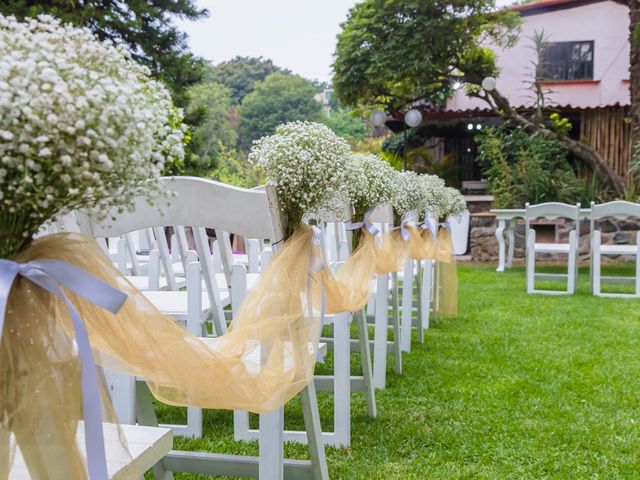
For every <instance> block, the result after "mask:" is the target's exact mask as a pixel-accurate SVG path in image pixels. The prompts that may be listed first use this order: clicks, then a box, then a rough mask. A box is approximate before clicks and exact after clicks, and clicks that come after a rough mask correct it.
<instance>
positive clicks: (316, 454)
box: [264, 382, 329, 480]
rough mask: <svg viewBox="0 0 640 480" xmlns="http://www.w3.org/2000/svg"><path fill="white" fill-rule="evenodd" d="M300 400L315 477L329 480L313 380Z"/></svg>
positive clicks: (304, 389)
mask: <svg viewBox="0 0 640 480" xmlns="http://www.w3.org/2000/svg"><path fill="white" fill-rule="evenodd" d="M300 400H301V401H302V414H303V416H304V425H305V430H306V431H307V443H308V445H309V455H310V457H311V465H312V468H313V479H314V480H328V479H329V469H328V467H327V457H326V456H325V452H324V441H323V440H322V428H321V427H320V412H319V411H318V399H317V397H316V387H315V384H314V383H313V382H310V383H309V385H307V386H306V387H305V388H303V389H302V391H301V392H300ZM264 478H269V477H264Z"/></svg>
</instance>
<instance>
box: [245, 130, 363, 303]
mask: <svg viewBox="0 0 640 480" xmlns="http://www.w3.org/2000/svg"><path fill="white" fill-rule="evenodd" d="M249 160H250V161H251V162H253V163H254V164H255V165H256V166H257V167H259V168H262V169H263V170H264V172H265V174H266V176H267V185H268V186H272V187H273V188H274V190H275V192H276V195H277V202H278V204H279V206H280V209H281V210H282V211H283V213H284V215H283V219H282V223H283V225H284V231H285V232H286V237H287V238H289V237H296V236H298V235H299V234H300V233H299V232H304V231H307V230H308V229H309V228H310V227H309V226H307V224H306V223H304V222H303V219H311V220H314V221H318V220H320V221H322V220H330V221H334V220H335V219H342V220H345V221H346V220H348V219H349V217H350V209H351V203H352V198H353V196H354V195H355V193H356V192H358V191H361V190H362V189H364V188H365V187H366V179H365V177H364V173H363V171H362V169H360V168H358V165H357V164H356V163H354V162H351V161H350V160H351V151H350V149H349V145H348V144H347V143H346V142H345V141H344V140H343V139H341V138H339V137H338V136H337V135H336V134H335V133H333V132H332V131H331V129H329V128H328V127H327V126H325V125H323V124H319V123H313V122H291V123H287V124H284V125H280V126H279V127H277V128H276V132H275V134H274V135H271V136H267V137H263V138H261V139H260V140H257V141H256V142H254V145H253V148H252V150H251V152H250V153H249ZM312 228H313V229H314V231H315V235H314V243H315V244H314V245H310V248H311V249H312V251H313V255H314V257H315V258H316V261H315V262H314V266H313V268H312V271H311V276H310V279H311V284H310V286H309V287H310V288H309V290H310V292H309V293H310V296H311V298H312V299H313V304H314V306H315V307H316V308H318V309H321V308H322V306H323V305H324V311H325V312H326V313H337V312H344V311H355V310H358V309H359V308H362V306H363V305H364V304H365V303H366V302H367V300H368V297H369V291H368V282H369V281H370V279H371V278H372V277H373V271H371V272H370V271H369V270H371V268H369V267H368V265H367V264H366V263H365V262H354V261H353V260H352V258H353V257H354V256H355V257H356V260H357V259H358V258H359V257H360V256H361V255H362V254H361V253H359V252H354V255H352V257H351V258H350V259H349V260H350V264H351V265H357V266H358V267H357V268H355V269H352V268H351V267H347V266H346V265H345V266H343V267H342V268H345V267H346V270H345V273H344V274H342V276H340V275H339V276H335V275H334V274H333V272H330V271H329V269H327V268H325V266H326V262H325V260H324V259H323V258H322V254H321V252H320V249H319V244H320V229H319V227H317V226H314V227H312ZM356 272H358V274H357V278H358V279H359V280H360V281H359V282H357V283H355V282H354V281H353V274H355V273H356ZM336 275H337V274H336ZM340 278H343V280H342V281H341V280H340ZM364 278H366V279H367V280H366V282H363V281H362V280H363V279H364ZM345 281H348V282H349V286H350V287H351V288H349V286H348V285H346V284H345V283H344V282H345Z"/></svg>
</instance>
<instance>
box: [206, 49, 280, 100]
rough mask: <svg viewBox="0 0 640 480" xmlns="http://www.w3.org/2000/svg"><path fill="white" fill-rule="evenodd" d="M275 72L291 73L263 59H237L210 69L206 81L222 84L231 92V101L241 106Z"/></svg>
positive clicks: (207, 71)
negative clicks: (259, 84) (245, 98)
mask: <svg viewBox="0 0 640 480" xmlns="http://www.w3.org/2000/svg"><path fill="white" fill-rule="evenodd" d="M275 72H283V73H290V72H289V71H288V70H283V69H281V68H280V67H278V66H276V65H274V64H273V62H272V61H271V60H269V59H263V58H262V57H259V58H255V57H240V56H238V57H235V58H233V59H231V60H229V61H227V62H222V63H219V64H218V65H215V66H212V67H210V68H208V69H207V70H206V72H205V79H206V80H207V81H210V82H217V83H221V84H222V85H224V86H226V87H228V88H229V89H230V90H231V100H232V101H233V103H234V104H236V105H239V104H240V103H241V102H242V100H243V99H244V97H246V96H247V95H248V94H249V93H251V92H252V91H253V88H254V86H255V84H256V82H261V81H263V80H264V79H265V78H267V76H269V75H270V74H272V73H275Z"/></svg>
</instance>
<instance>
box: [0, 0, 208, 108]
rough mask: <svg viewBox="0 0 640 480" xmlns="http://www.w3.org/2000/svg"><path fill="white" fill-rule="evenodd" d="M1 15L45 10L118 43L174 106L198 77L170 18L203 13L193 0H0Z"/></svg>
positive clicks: (195, 17) (196, 63)
mask: <svg viewBox="0 0 640 480" xmlns="http://www.w3.org/2000/svg"><path fill="white" fill-rule="evenodd" d="M0 13H2V14H5V15H15V16H16V17H18V18H25V17H34V16H36V15H39V14H45V13H46V14H50V15H53V16H56V17H59V18H61V19H62V20H63V21H65V22H69V23H72V24H74V25H79V26H85V27H88V28H89V29H91V31H93V32H94V33H95V34H96V35H98V37H99V38H101V39H109V40H114V41H116V40H117V41H122V42H123V43H124V44H125V45H126V46H127V47H128V48H129V50H130V51H131V53H132V55H133V56H134V57H135V58H136V59H137V60H138V61H140V62H141V63H143V64H145V65H147V66H148V67H149V68H150V69H151V71H152V72H153V74H154V76H155V77H156V78H159V79H161V80H162V81H163V82H164V83H165V84H166V85H167V86H168V87H169V88H170V89H171V90H172V92H173V94H174V101H175V102H176V104H177V105H179V106H184V104H185V103H186V98H185V89H186V87H188V86H189V85H193V84H195V83H197V82H199V81H200V79H201V78H202V73H203V71H202V69H203V63H202V61H201V60H199V59H198V58H196V57H195V56H194V55H192V54H191V53H189V51H188V47H187V42H186V39H187V36H186V34H185V33H183V32H181V31H179V30H178V29H177V27H176V26H175V25H174V23H173V21H172V16H179V17H180V18H186V19H189V20H198V19H200V18H203V17H205V16H207V15H208V12H207V10H206V9H201V8H198V7H197V6H196V2H195V0H148V1H140V0H134V1H124V0H40V1H37V2H36V1H33V0H3V1H2V2H0Z"/></svg>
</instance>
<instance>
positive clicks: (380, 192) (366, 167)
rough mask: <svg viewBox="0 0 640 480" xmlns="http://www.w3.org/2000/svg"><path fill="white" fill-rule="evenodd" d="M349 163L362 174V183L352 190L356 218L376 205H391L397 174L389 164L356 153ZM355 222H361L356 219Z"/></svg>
mask: <svg viewBox="0 0 640 480" xmlns="http://www.w3.org/2000/svg"><path fill="white" fill-rule="evenodd" d="M351 163H352V164H353V165H355V167H356V168H357V170H358V171H360V172H362V175H361V176H362V177H363V178H364V183H363V184H362V182H360V183H358V184H357V185H356V187H357V188H353V189H352V190H353V192H352V194H351V203H352V204H353V206H354V207H355V210H356V216H358V215H363V214H364V213H365V212H366V211H368V210H369V209H371V208H374V207H377V206H378V205H384V204H386V203H391V201H392V200H393V197H394V193H395V189H394V187H395V183H396V176H397V175H398V174H399V173H398V171H397V170H396V169H394V168H393V167H392V166H391V164H389V162H387V161H385V160H383V159H382V158H380V157H378V156H377V155H372V154H363V153H356V154H354V155H352V157H351ZM356 220H361V219H360V218H356Z"/></svg>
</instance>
